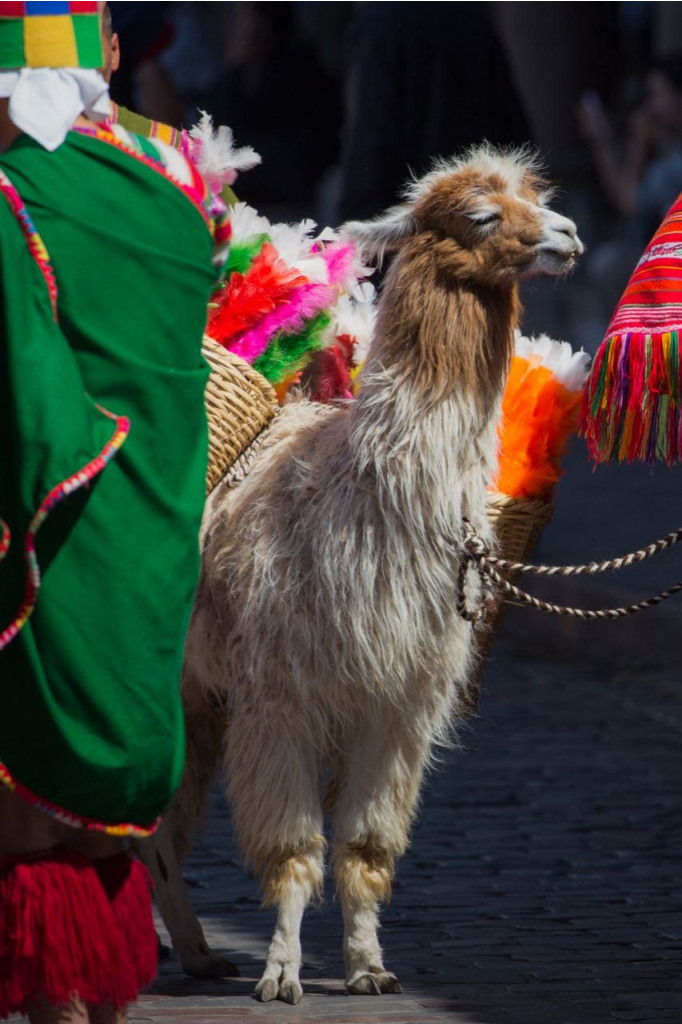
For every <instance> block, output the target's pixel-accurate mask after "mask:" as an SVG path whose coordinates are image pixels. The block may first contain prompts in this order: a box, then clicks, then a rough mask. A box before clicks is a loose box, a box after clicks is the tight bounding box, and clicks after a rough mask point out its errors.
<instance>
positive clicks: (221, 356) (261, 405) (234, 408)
mask: <svg viewBox="0 0 682 1024" xmlns="http://www.w3.org/2000/svg"><path fill="white" fill-rule="evenodd" d="M202 351H203V354H204V356H205V358H206V359H207V360H208V362H209V363H210V366H211V373H210V375H209V379H208V384H207V385H206V392H205V402H206V413H207V416H208V472H207V474H206V493H207V494H210V492H211V491H212V490H213V488H214V487H215V486H216V484H219V483H220V481H221V480H222V479H223V477H224V476H225V474H226V473H227V471H228V470H229V469H230V467H231V466H232V465H233V464H234V463H235V462H236V460H237V459H238V458H239V456H240V455H242V454H243V452H245V451H246V449H247V448H248V447H249V445H250V444H251V443H252V442H253V441H254V440H255V439H256V438H257V437H258V435H259V434H260V433H261V431H262V430H263V429H264V428H265V427H266V426H267V425H268V423H270V421H271V420H272V419H273V417H274V416H275V414H276V412H277V409H278V403H277V396H276V395H275V391H274V388H273V387H272V385H271V384H269V383H268V381H267V380H266V379H265V377H263V376H261V374H260V373H258V371H257V370H254V369H253V367H252V366H249V364H248V363H247V362H245V361H244V360H243V359H240V358H239V357H238V356H235V355H233V353H232V352H228V351H227V349H225V348H223V346H222V345H219V344H218V343H217V342H215V341H213V339H212V338H209V337H208V336H207V335H206V336H204V341H203V347H202Z"/></svg>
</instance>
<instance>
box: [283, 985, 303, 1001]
mask: <svg viewBox="0 0 682 1024" xmlns="http://www.w3.org/2000/svg"><path fill="white" fill-rule="evenodd" d="M302 996H303V989H302V988H301V986H300V985H299V983H298V982H297V981H283V982H282V984H281V985H280V986H279V998H280V999H281V1000H282V1002H284V1003H291V1005H292V1006H296V1003H300V1001H301V997H302Z"/></svg>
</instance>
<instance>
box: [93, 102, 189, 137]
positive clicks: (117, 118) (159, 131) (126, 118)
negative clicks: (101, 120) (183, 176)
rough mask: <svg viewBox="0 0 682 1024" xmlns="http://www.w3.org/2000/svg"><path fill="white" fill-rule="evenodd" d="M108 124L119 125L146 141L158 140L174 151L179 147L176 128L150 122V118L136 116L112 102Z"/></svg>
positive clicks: (179, 134) (160, 122) (178, 135)
mask: <svg viewBox="0 0 682 1024" xmlns="http://www.w3.org/2000/svg"><path fill="white" fill-rule="evenodd" d="M109 124H111V125H114V124H120V125H121V126H122V127H123V128H126V129H127V130H128V131H129V132H135V133H136V134H137V135H142V136H144V138H146V139H159V141H160V142H165V143H166V145H168V146H173V147H174V148H175V149H178V147H179V146H180V136H181V134H182V133H181V132H179V131H178V129H177V128H173V126H172V125H170V124H164V123H163V121H152V120H151V118H148V117H143V115H142V114H136V113H134V112H133V111H132V110H128V108H127V107H121V106H119V105H118V103H114V102H113V100H112V103H111V116H110V118H109Z"/></svg>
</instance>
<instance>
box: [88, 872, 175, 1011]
mask: <svg viewBox="0 0 682 1024" xmlns="http://www.w3.org/2000/svg"><path fill="white" fill-rule="evenodd" d="M94 864H95V868H96V870H97V874H98V875H99V878H100V882H101V883H102V888H103V889H104V891H105V893H106V894H107V897H108V899H109V903H110V905H111V909H112V912H113V915H114V920H115V922H116V925H117V926H118V929H119V931H120V933H121V936H122V938H123V941H124V942H125V944H126V946H127V949H128V954H129V957H130V966H131V970H132V971H133V972H134V974H135V979H136V985H137V989H138V991H140V990H141V989H143V988H146V987H147V985H149V984H150V982H151V981H153V979H154V978H155V977H156V973H157V966H158V945H159V944H158V939H157V935H156V929H155V928H154V917H153V914H152V901H151V891H152V880H151V876H150V874H149V872H148V871H147V869H146V867H145V866H144V864H141V863H140V861H139V860H134V859H133V858H132V857H130V856H129V855H128V854H127V853H119V854H116V855H115V856H113V857H106V858H104V859H102V860H96V861H95V862H94Z"/></svg>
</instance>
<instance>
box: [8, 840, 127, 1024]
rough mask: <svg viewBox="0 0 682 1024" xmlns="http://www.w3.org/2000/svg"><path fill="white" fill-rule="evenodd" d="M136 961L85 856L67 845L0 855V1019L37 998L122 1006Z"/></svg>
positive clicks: (124, 1002)
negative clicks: (25, 852)
mask: <svg viewBox="0 0 682 1024" xmlns="http://www.w3.org/2000/svg"><path fill="white" fill-rule="evenodd" d="M138 991H139V986H138V975H137V968H136V967H134V966H133V964H132V962H131V952H130V949H129V948H128V944H127V943H126V942H125V941H124V940H123V937H122V934H121V931H120V929H119V927H118V925H117V923H116V920H115V916H114V912H113V909H112V904H111V902H110V901H109V899H108V898H107V895H106V893H105V891H104V888H103V886H102V883H101V881H100V878H99V876H98V873H97V871H96V869H95V866H94V864H93V862H92V861H91V860H89V859H88V858H87V857H84V856H82V855H81V854H79V853H76V852H75V851H73V850H68V849H66V848H61V847H55V848H54V849H51V850H48V851H45V852H43V853H41V854H36V855H27V856H23V857H4V858H2V859H0V1018H5V1017H9V1016H10V1015H11V1014H13V1013H24V1014H25V1013H26V1012H27V1010H28V1008H29V1006H31V1005H32V1004H34V1003H35V1002H37V1001H46V1002H48V1003H52V1004H54V1005H62V1004H67V1003H69V1002H70V1000H71V998H72V996H73V995H74V994H76V995H78V997H79V998H80V999H82V1000H83V1001H84V1002H86V1003H90V1004H92V1005H96V1006H105V1005H109V1006H113V1007H117V1008H120V1007H123V1006H125V1005H126V1004H127V1003H129V1002H133V1001H134V1000H135V999H136V998H137V995H138Z"/></svg>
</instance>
